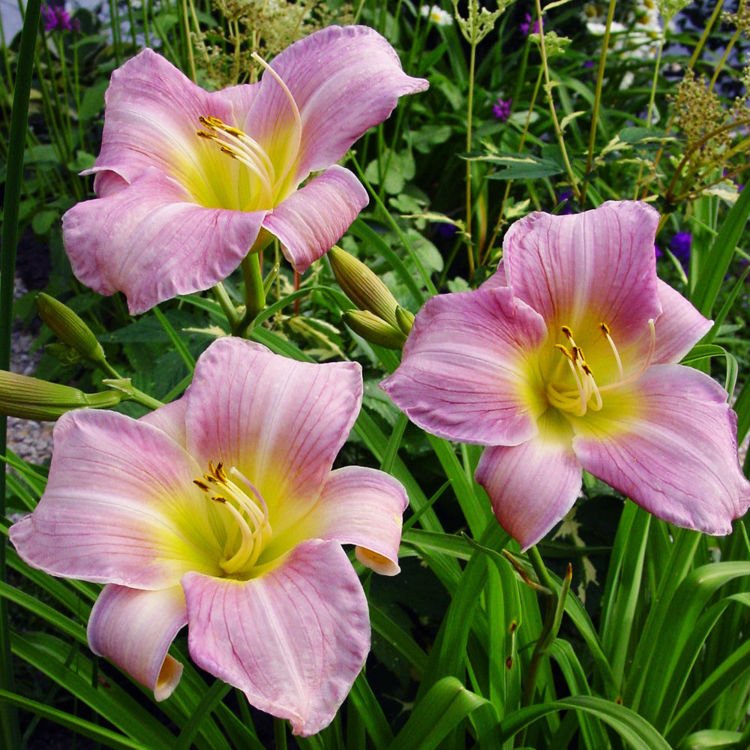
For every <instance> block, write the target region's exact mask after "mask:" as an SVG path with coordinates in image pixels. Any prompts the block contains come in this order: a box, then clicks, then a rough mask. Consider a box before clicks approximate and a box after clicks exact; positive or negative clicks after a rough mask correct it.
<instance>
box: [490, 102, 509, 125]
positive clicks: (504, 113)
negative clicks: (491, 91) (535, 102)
mask: <svg viewBox="0 0 750 750" xmlns="http://www.w3.org/2000/svg"><path fill="white" fill-rule="evenodd" d="M512 104H513V99H501V98H500V97H499V96H498V98H497V101H496V102H495V103H494V104H493V105H492V114H493V115H495V119H497V120H500V122H505V121H506V120H507V119H508V118H509V117H510V108H511V105H512Z"/></svg>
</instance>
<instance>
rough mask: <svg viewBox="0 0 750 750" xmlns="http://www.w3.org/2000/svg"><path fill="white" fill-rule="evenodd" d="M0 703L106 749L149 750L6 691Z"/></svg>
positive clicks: (147, 747)
mask: <svg viewBox="0 0 750 750" xmlns="http://www.w3.org/2000/svg"><path fill="white" fill-rule="evenodd" d="M0 701H7V702H8V703H11V704H13V705H14V706H17V707H18V708H22V709H24V710H26V711H30V712H31V713H33V714H35V715H36V716H39V717H40V718H42V719H47V721H51V722H54V723H55V724H59V725H60V726H62V727H66V728H68V729H71V730H72V731H74V732H75V733H76V734H80V735H81V736H82V737H89V738H90V739H92V740H94V741H95V742H100V743H102V744H104V745H106V746H107V747H111V748H113V750H150V748H149V746H148V745H145V744H142V743H140V742H136V741H135V740H131V739H128V738H127V737H125V736H123V735H121V734H117V733H116V732H112V731H111V730H109V729H106V728H105V727H100V726H98V725H97V724H92V723H91V722H90V721H86V720H85V719H80V718H78V717H77V716H73V715H72V714H68V713H65V712H64V711H58V709H56V708H52V707H51V706H47V705H45V704H44V703H39V702H37V701H33V700H31V699H30V698H24V697H23V696H21V695H16V694H15V693H10V692H8V691H7V690H0Z"/></svg>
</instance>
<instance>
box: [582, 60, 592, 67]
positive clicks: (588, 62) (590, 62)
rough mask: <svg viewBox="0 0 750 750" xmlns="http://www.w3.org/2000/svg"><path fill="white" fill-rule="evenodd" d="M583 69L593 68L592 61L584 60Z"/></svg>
mask: <svg viewBox="0 0 750 750" xmlns="http://www.w3.org/2000/svg"><path fill="white" fill-rule="evenodd" d="M583 67H584V68H593V67H594V61H593V60H584V61H583Z"/></svg>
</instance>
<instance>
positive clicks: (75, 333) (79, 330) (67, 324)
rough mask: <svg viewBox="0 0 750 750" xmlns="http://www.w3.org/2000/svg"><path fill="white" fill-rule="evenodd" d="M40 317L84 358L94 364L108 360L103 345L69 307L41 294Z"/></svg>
mask: <svg viewBox="0 0 750 750" xmlns="http://www.w3.org/2000/svg"><path fill="white" fill-rule="evenodd" d="M36 307H37V310H38V311H39V317H40V318H41V319H42V320H43V321H44V322H45V323H46V324H47V325H48V326H49V327H50V328H51V329H52V330H53V331H54V333H55V334H56V335H57V337H58V338H59V339H60V340H61V341H62V342H63V343H65V344H67V345H68V346H69V347H70V348H71V349H74V350H75V351H77V352H78V353H79V354H80V355H81V356H82V357H85V358H86V359H91V360H93V361H94V362H104V360H105V359H106V357H105V355H104V349H102V345H101V344H100V343H99V342H98V341H97V340H96V336H94V333H93V331H92V330H91V329H90V328H89V327H88V326H87V325H86V323H84V322H83V320H81V318H80V317H79V316H78V315H77V314H76V313H75V312H73V310H71V309H70V308H69V307H68V306H67V305H64V304H63V303H62V302H60V301H58V300H56V299H55V298H54V297H50V296H49V294H45V293H44V292H40V293H39V294H38V295H37V298H36Z"/></svg>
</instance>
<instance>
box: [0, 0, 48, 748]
mask: <svg viewBox="0 0 750 750" xmlns="http://www.w3.org/2000/svg"><path fill="white" fill-rule="evenodd" d="M40 8H41V0H28V3H27V5H26V14H25V17H24V24H23V29H22V31H21V43H20V47H19V51H18V69H17V73H16V81H15V90H14V93H13V109H12V114H11V122H10V134H9V139H8V154H9V156H10V158H9V159H8V163H7V165H6V177H5V198H4V201H3V228H2V245H0V247H2V252H0V369H2V370H9V369H10V339H11V323H12V321H13V280H14V276H15V267H16V248H17V243H18V210H19V205H20V202H21V185H22V183H23V161H24V145H25V142H26V132H27V129H28V113H29V94H30V91H31V78H32V73H33V67H34V49H35V46H36V36H37V29H38V28H39V16H40ZM6 451H7V420H6V418H5V417H4V416H0V455H2V456H4V455H5V453H6ZM5 500H6V498H5V469H4V468H3V470H2V471H0V516H2V517H5V509H6V505H5ZM5 544H6V542H5V538H4V537H3V538H2V539H0V581H4V580H5V567H6V561H5ZM9 636H10V629H9V624H8V611H7V605H6V599H5V598H4V597H3V598H2V599H0V689H2V690H7V691H8V692H13V691H14V684H13V682H14V681H13V668H12V664H11V652H10V640H9ZM0 735H1V736H2V743H0V744H2V746H3V747H7V748H17V747H20V746H21V735H20V731H19V728H18V716H17V714H16V711H15V709H14V708H12V707H11V706H10V704H8V703H6V702H2V703H0Z"/></svg>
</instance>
